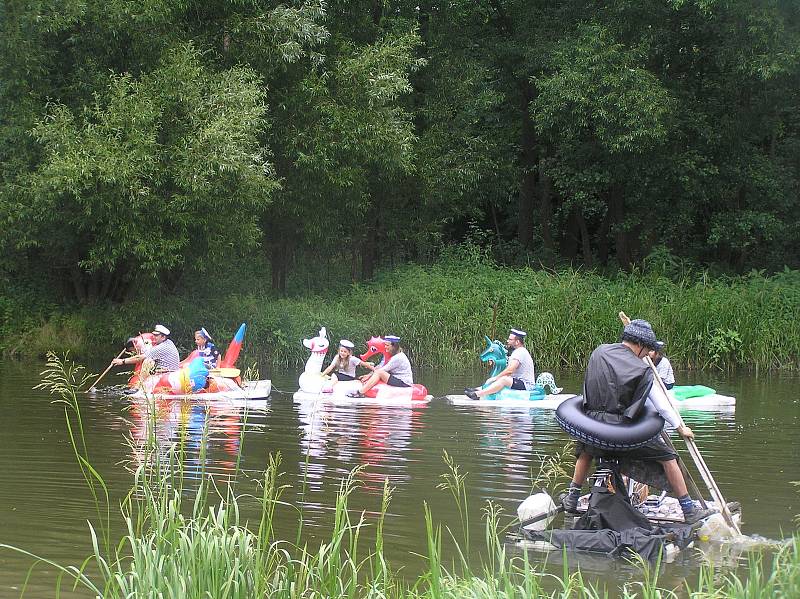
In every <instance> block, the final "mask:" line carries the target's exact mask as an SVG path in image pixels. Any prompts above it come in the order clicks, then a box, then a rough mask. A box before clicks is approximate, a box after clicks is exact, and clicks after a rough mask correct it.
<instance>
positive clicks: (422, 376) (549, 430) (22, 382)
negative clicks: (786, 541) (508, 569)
mask: <svg viewBox="0 0 800 599" xmlns="http://www.w3.org/2000/svg"><path fill="white" fill-rule="evenodd" d="M102 367H103V365H100V364H98V365H95V368H96V370H98V371H99V370H101V369H102ZM42 368H43V364H42V363H6V364H4V365H2V366H0V405H2V406H3V408H4V410H3V414H4V418H3V419H2V421H0V429H1V430H2V434H0V439H2V441H0V444H2V453H0V464H2V476H3V484H2V485H0V543H4V544H9V545H14V546H17V547H20V548H23V549H25V550H27V551H30V552H31V553H34V554H37V555H40V556H42V557H46V558H48V559H51V560H53V561H56V562H58V563H61V564H65V565H70V564H80V563H81V562H82V560H83V559H84V558H85V557H86V555H87V554H88V553H89V552H90V550H91V546H90V540H89V534H88V526H87V521H89V520H91V521H92V522H96V520H97V518H96V514H95V510H94V503H93V501H92V498H91V495H90V494H89V492H88V490H87V487H86V484H85V483H84V481H83V478H82V476H81V473H80V470H79V469H78V467H77V465H76V460H75V457H74V454H73V450H72V447H71V444H70V441H69V436H68V432H67V430H66V426H65V418H64V407H63V405H61V404H58V403H53V402H52V399H53V398H51V397H50V396H48V395H47V394H46V393H45V392H43V391H40V390H33V389H32V387H33V385H34V384H35V383H36V382H37V380H38V377H37V375H38V372H39V371H41V370H42ZM266 371H267V369H265V368H263V367H262V372H266ZM270 374H271V378H272V379H273V384H274V387H275V389H276V390H275V392H274V393H273V395H272V397H271V398H270V400H269V401H268V402H266V405H265V406H264V409H258V410H248V411H245V410H244V409H242V408H235V407H231V406H220V405H216V406H215V405H212V406H203V405H200V404H196V403H195V404H193V403H190V402H178V401H167V402H162V403H161V404H159V406H158V410H157V411H156V412H155V414H152V417H153V418H154V421H155V423H156V431H157V434H158V436H159V438H160V439H161V440H162V441H164V442H175V441H178V440H181V439H182V440H183V441H184V443H185V448H186V457H185V462H184V469H185V472H186V476H187V479H188V481H189V482H188V483H187V492H188V493H191V489H192V486H193V484H192V481H195V485H196V480H197V478H198V477H199V476H200V475H201V472H203V471H204V472H208V473H211V474H212V475H213V476H214V477H215V480H216V481H217V482H218V484H219V485H220V486H222V487H224V485H227V484H235V485H236V491H237V492H239V493H258V490H257V486H256V481H257V480H258V479H259V478H260V476H261V473H262V472H263V470H264V469H265V467H266V464H267V460H268V456H269V455H270V454H274V453H277V452H280V454H281V459H282V465H281V471H282V472H283V473H284V475H283V477H282V482H284V483H286V484H289V485H291V489H290V490H289V491H287V494H286V495H285V496H284V498H285V499H286V500H287V501H289V502H292V503H296V504H299V505H302V507H303V534H304V535H305V537H306V538H308V539H311V540H314V539H317V538H319V539H324V538H325V536H326V534H327V533H328V531H329V529H330V524H331V520H332V510H333V505H334V499H335V494H336V492H337V490H338V488H339V485H340V482H341V480H342V478H343V477H344V476H346V475H347V473H348V472H349V471H351V470H352V469H353V468H355V467H357V466H363V467H364V469H363V471H361V472H360V474H359V475H358V477H357V480H358V482H359V487H358V489H357V490H356V491H355V492H354V494H353V496H352V499H351V502H350V506H351V508H353V510H356V511H361V510H365V511H366V512H367V519H368V520H370V519H373V520H374V514H375V513H376V512H377V511H378V510H379V508H380V502H381V494H382V493H383V488H384V481H385V480H388V481H389V484H390V486H391V487H392V488H393V494H392V502H391V506H390V510H389V515H388V517H387V521H386V535H387V545H388V553H389V557H390V558H391V560H392V562H393V564H394V565H395V566H398V567H399V566H403V567H404V569H405V571H406V572H408V573H409V575H412V574H413V573H414V572H417V571H419V570H420V569H422V568H424V562H423V560H422V559H421V558H420V557H418V556H416V555H414V554H415V553H422V554H424V553H425V536H424V535H425V522H424V517H423V505H424V503H427V505H428V506H429V507H430V509H431V511H432V512H433V514H434V518H435V519H436V520H437V521H440V522H442V523H444V524H446V525H449V526H450V527H451V528H452V529H453V531H454V533H455V534H456V535H457V536H458V537H461V526H460V524H459V516H458V510H457V507H456V505H455V502H454V501H453V498H452V496H451V495H450V493H449V492H448V491H446V490H444V489H440V488H438V485H439V484H440V483H441V482H442V481H443V479H442V475H443V474H444V473H445V472H447V468H446V466H445V464H444V461H443V454H444V452H447V454H449V455H450V456H451V457H452V458H453V460H454V462H455V463H456V464H457V465H458V466H459V469H460V472H461V473H463V474H466V486H467V492H468V497H469V519H470V528H471V538H472V543H471V547H470V552H471V553H472V554H473V556H474V557H475V559H477V553H478V551H479V549H480V545H481V544H482V540H483V528H482V527H483V522H482V510H483V508H484V507H485V505H486V502H487V501H492V502H494V503H495V504H497V505H499V506H501V507H502V508H503V509H504V510H505V512H506V513H509V514H513V513H515V510H516V506H517V505H518V504H519V502H520V501H522V500H523V499H524V498H525V497H526V496H527V495H528V494H530V492H531V490H532V482H531V481H532V473H533V474H535V473H536V472H538V469H539V464H540V462H541V460H542V459H544V458H546V457H547V456H551V455H554V454H556V453H557V452H559V451H561V450H562V449H563V447H564V446H565V444H566V443H567V441H568V438H567V436H566V435H565V434H564V433H563V432H562V431H561V429H560V428H559V427H558V425H557V424H556V423H555V420H554V415H553V412H552V411H540V410H535V409H524V408H522V409H520V408H515V409H511V408H476V407H471V406H452V405H450V404H448V403H446V402H445V401H443V400H440V399H437V400H434V401H433V402H431V403H430V404H429V405H428V406H425V407H420V408H414V409H410V408H382V407H380V406H366V407H365V406H362V407H358V406H326V405H324V404H318V405H316V406H314V405H311V404H308V403H305V404H297V403H295V402H293V401H292V397H291V392H293V391H294V390H295V388H296V375H297V373H295V372H273V373H270ZM482 375H483V373H482V371H479V370H476V371H464V372H459V373H448V374H446V373H436V372H424V373H419V374H418V379H419V380H420V381H421V382H423V383H425V384H426V385H427V386H428V387H429V389H430V391H431V392H432V393H433V394H434V395H436V396H442V395H445V394H447V393H453V392H457V391H458V390H460V389H463V387H464V386H466V385H468V384H475V383H476V382H477V381H478V379H479V378H480V377H481V376H482ZM678 378H679V379H681V382H685V383H687V384H690V383H702V384H707V385H710V386H712V387H715V388H716V389H717V390H718V391H719V392H720V393H724V394H727V395H735V396H736V397H737V399H738V403H737V406H736V410H735V411H734V412H726V413H713V412H695V413H688V414H685V415H684V416H685V419H686V421H687V423H688V424H689V425H690V426H691V427H692V428H693V429H694V430H695V433H696V435H697V444H698V446H699V448H700V450H701V452H702V454H703V456H704V457H705V460H706V462H707V463H708V465H709V467H710V468H711V469H712V471H713V473H714V476H715V478H716V480H717V482H718V484H719V486H720V488H721V490H722V492H723V494H724V496H725V497H726V499H728V500H733V499H735V500H738V501H740V502H741V503H742V505H743V511H744V515H745V523H744V527H743V528H744V532H745V533H749V534H759V535H763V536H765V537H770V538H780V537H781V536H783V535H785V534H787V533H789V532H790V531H792V530H793V529H794V525H793V521H792V518H793V516H794V515H795V514H797V513H800V496H798V492H797V488H796V487H794V486H792V485H790V484H789V483H790V481H797V480H800V466H799V465H798V464H800V441H799V440H798V435H797V431H798V424H800V398H798V392H797V388H798V386H797V385H798V382H800V380H798V378H797V377H795V376H790V375H782V374H780V375H777V374H772V375H761V376H759V377H758V378H755V377H754V376H752V375H750V374H746V373H740V374H735V375H728V374H724V373H705V374H698V373H691V374H682V373H678ZM557 380H558V382H559V384H560V385H562V386H564V387H565V390H566V391H574V390H577V389H578V388H579V386H580V374H579V373H557ZM109 382H110V383H114V382H119V379H117V380H116V381H115V380H114V379H110V381H109ZM81 407H82V421H83V426H84V429H85V431H86V437H87V442H88V444H89V451H90V455H91V460H92V463H93V465H94V466H95V467H96V468H97V470H98V471H99V472H100V473H101V474H102V476H103V477H104V478H105V480H106V482H107V483H108V486H109V489H110V493H111V504H112V513H118V508H116V507H115V506H117V505H118V504H119V501H120V499H121V498H122V497H123V496H124V494H125V493H126V492H127V491H128V490H129V488H130V486H131V482H132V475H131V468H132V467H134V466H135V465H136V464H137V463H139V462H140V461H141V459H142V439H143V437H144V436H145V435H146V424H147V419H148V418H149V417H151V416H150V415H148V411H147V410H146V409H144V406H141V405H136V404H132V403H131V401H130V400H129V399H128V398H127V397H124V396H121V395H119V394H117V393H101V394H97V395H96V396H86V397H85V398H84V399H83V401H82V405H81ZM205 428H207V429H208V437H207V440H206V442H205V443H204V442H203V431H204V429H205ZM675 442H676V446H677V447H678V448H679V451H680V450H681V448H682V447H683V444H682V443H681V442H680V441H679V440H678V439H675ZM681 453H682V454H683V455H684V456H685V457H686V458H687V459H688V454H687V453H686V452H685V451H681ZM237 468H238V470H239V472H240V473H239V475H238V477H234V473H235V472H236V471H237ZM690 468H691V469H692V470H694V469H693V467H692V466H691V465H690ZM696 479H697V480H698V481H700V480H701V479H700V478H699V476H696ZM242 506H243V508H244V512H245V516H247V517H250V518H255V517H256V515H257V509H258V506H257V504H256V502H255V501H253V500H243V502H242ZM299 519H300V518H299V516H298V512H297V511H294V510H284V511H282V512H281V513H280V522H279V527H278V528H279V533H280V534H281V535H283V536H285V537H286V538H289V539H294V538H295V534H296V531H297V528H298V525H299ZM113 520H114V526H116V527H118V528H116V529H115V531H114V534H115V535H120V534H122V532H123V531H122V528H121V525H122V523H121V522H120V519H119V518H115V519H113ZM369 534H370V533H369V532H367V533H366V536H367V538H368V537H369ZM553 561H558V559H553ZM32 563H33V562H32V560H31V558H29V557H26V556H21V555H19V554H15V553H13V552H10V551H8V550H2V551H0V596H15V595H16V594H18V590H15V589H19V588H20V586H21V585H22V583H23V581H24V580H25V577H26V573H27V571H28V568H30V566H31V564H32ZM582 564H583V565H584V567H585V568H587V569H588V570H589V571H593V572H594V573H593V576H594V577H596V578H598V579H599V580H601V581H605V582H607V583H608V584H609V585H615V584H617V581H618V580H619V579H620V578H621V579H630V578H635V577H636V573H635V572H634V571H632V570H631V569H629V568H627V567H626V566H624V565H619V564H609V563H608V562H607V561H603V560H601V561H600V562H599V565H598V564H597V563H594V562H592V560H590V559H585V560H583V561H582ZM696 564H697V560H696V559H694V558H691V559H689V561H687V560H686V559H683V560H681V561H680V563H678V564H673V565H671V566H669V567H668V568H667V570H666V572H665V578H664V579H663V580H664V581H666V582H669V581H673V582H675V583H676V584H679V582H680V578H681V577H683V576H687V575H688V576H691V575H693V573H694V572H695V570H696ZM593 568H594V570H593ZM54 576H55V574H54V570H53V568H52V567H51V566H47V565H43V564H40V565H38V566H37V567H36V568H35V569H34V573H33V576H32V581H31V582H30V583H29V587H28V589H29V590H28V593H30V596H50V595H51V594H52V592H53V588H54V586H53V580H54Z"/></svg>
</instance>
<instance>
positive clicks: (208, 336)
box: [200, 327, 214, 341]
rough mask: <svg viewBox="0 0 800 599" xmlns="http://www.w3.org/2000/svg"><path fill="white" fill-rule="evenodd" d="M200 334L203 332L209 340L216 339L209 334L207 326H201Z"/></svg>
mask: <svg viewBox="0 0 800 599" xmlns="http://www.w3.org/2000/svg"><path fill="white" fill-rule="evenodd" d="M200 334H201V335H202V336H203V337H205V338H206V340H207V341H214V340H213V339H212V338H211V335H209V334H208V331H207V330H206V328H205V327H200Z"/></svg>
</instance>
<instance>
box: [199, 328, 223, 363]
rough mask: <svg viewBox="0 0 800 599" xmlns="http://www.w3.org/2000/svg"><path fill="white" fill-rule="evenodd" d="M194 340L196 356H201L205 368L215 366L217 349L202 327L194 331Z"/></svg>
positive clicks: (217, 360)
mask: <svg viewBox="0 0 800 599" xmlns="http://www.w3.org/2000/svg"><path fill="white" fill-rule="evenodd" d="M194 342H195V343H196V344H197V356H198V357H199V358H203V363H204V364H205V365H206V368H208V369H209V370H212V369H214V368H216V367H217V364H218V363H219V355H220V354H219V350H218V349H217V346H216V345H214V340H213V339H212V338H211V335H209V334H208V331H207V330H206V329H205V328H204V327H200V330H199V331H195V332H194Z"/></svg>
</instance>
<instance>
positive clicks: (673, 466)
mask: <svg viewBox="0 0 800 599" xmlns="http://www.w3.org/2000/svg"><path fill="white" fill-rule="evenodd" d="M661 465H662V466H664V474H666V475H667V480H668V481H669V486H670V487H672V491H673V492H674V493H675V495H677V496H678V497H683V496H684V495H687V494H688V493H689V491H687V489H686V481H684V480H683V473H682V472H681V469H680V467H679V466H678V460H669V461H666V462H661Z"/></svg>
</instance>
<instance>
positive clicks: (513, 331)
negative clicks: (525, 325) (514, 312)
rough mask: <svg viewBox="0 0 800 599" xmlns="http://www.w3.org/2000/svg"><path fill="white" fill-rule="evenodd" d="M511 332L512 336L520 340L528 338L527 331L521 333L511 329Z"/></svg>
mask: <svg viewBox="0 0 800 599" xmlns="http://www.w3.org/2000/svg"><path fill="white" fill-rule="evenodd" d="M510 332H511V334H512V335H516V336H517V337H519V338H520V339H525V337H527V336H528V333H526V332H525V331H520V330H519V329H511V331H510Z"/></svg>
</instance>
